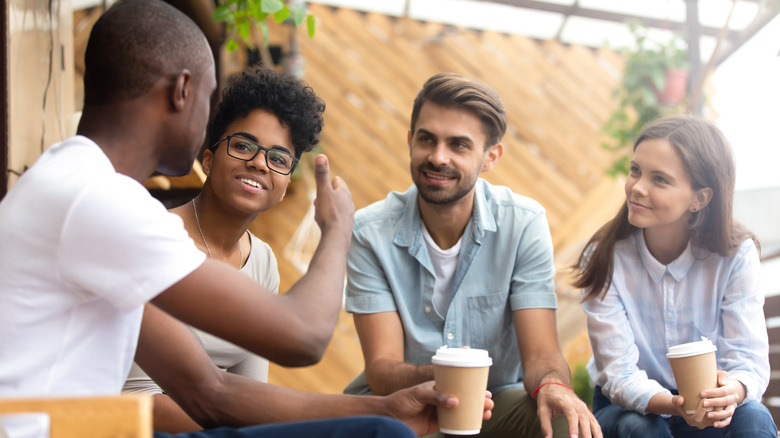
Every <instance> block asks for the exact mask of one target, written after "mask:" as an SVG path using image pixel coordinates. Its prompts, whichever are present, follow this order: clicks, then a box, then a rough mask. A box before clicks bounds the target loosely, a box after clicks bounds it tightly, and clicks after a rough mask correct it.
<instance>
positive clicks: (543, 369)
mask: <svg viewBox="0 0 780 438" xmlns="http://www.w3.org/2000/svg"><path fill="white" fill-rule="evenodd" d="M512 317H513V319H514V323H515V333H516V334H517V342H518V347H519V348H520V357H521V358H522V360H523V384H524V386H525V389H526V391H528V394H529V395H533V394H534V391H536V389H537V388H539V391H538V392H537V393H536V401H537V403H538V405H539V408H538V411H537V414H538V415H539V422H540V423H541V426H542V432H543V433H544V436H545V437H552V419H553V417H555V416H556V415H558V414H563V415H565V416H566V419H567V420H568V422H569V432H570V433H571V436H575V435H576V436H583V437H585V438H590V437H591V436H593V437H601V427H600V426H599V424H598V422H597V421H596V418H595V417H594V416H593V414H592V413H591V412H590V410H589V409H588V406H587V405H586V404H585V403H584V402H583V401H582V400H580V399H579V397H577V395H576V394H575V393H574V391H573V390H572V389H571V374H570V372H569V365H568V364H567V363H566V360H565V359H564V358H563V355H562V354H561V350H560V347H559V345H558V332H557V326H556V324H555V310H554V309H524V310H515V311H514V312H512ZM547 382H557V383H561V384H563V385H565V386H568V388H566V387H564V386H561V385H557V384H549V385H544V386H541V385H542V384H544V383H547ZM580 433H581V435H580Z"/></svg>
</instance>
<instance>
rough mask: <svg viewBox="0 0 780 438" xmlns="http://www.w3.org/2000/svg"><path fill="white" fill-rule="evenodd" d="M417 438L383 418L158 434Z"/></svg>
mask: <svg viewBox="0 0 780 438" xmlns="http://www.w3.org/2000/svg"><path fill="white" fill-rule="evenodd" d="M174 437H175V438H256V437H257V438H260V437H262V438H290V437H321V438H341V437H350V438H352V437H355V438H396V437H399V438H416V437H417V435H416V434H415V433H414V432H413V431H412V429H410V428H409V427H408V426H407V425H405V424H403V423H401V422H400V421H397V420H393V419H391V418H386V417H379V416H362V417H345V418H331V419H327V420H311V421H300V422H294V423H276V424H263V425H258V426H248V427H241V428H233V427H218V428H215V429H207V430H202V431H199V432H190V433H180V434H176V435H171V434H168V433H163V432H155V433H154V438H174Z"/></svg>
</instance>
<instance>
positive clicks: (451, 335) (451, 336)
mask: <svg viewBox="0 0 780 438" xmlns="http://www.w3.org/2000/svg"><path fill="white" fill-rule="evenodd" d="M454 338H455V335H453V334H452V333H447V339H449V340H450V341H451V340H453V339H454Z"/></svg>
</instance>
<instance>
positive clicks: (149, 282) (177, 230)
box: [0, 136, 205, 436]
mask: <svg viewBox="0 0 780 438" xmlns="http://www.w3.org/2000/svg"><path fill="white" fill-rule="evenodd" d="M0 242H2V244H0V396H10V397H24V396H45V395H102V394H118V393H119V392H120V390H121V388H122V384H123V383H124V381H125V378H126V377H127V373H128V370H129V368H130V364H131V363H132V361H133V357H134V355H135V348H136V344H137V341H138V331H139V327H140V324H141V315H142V310H143V304H144V303H145V302H147V301H149V300H150V299H152V298H154V297H155V296H156V295H157V294H159V293H160V292H162V291H164V290H165V289H167V288H168V287H170V286H171V285H172V284H174V283H176V282H177V281H179V280H180V279H182V278H183V277H185V276H187V275H188V274H189V273H191V272H192V271H193V270H195V269H196V268H197V267H198V266H199V265H200V264H201V263H203V261H204V259H205V255H204V254H203V253H202V252H200V251H199V250H198V249H197V248H196V247H195V245H194V244H193V242H192V240H191V239H190V238H189V236H188V235H187V233H186V231H185V230H184V227H183V224H182V221H181V219H180V218H178V217H177V216H175V215H173V214H170V213H168V212H167V211H166V209H165V207H164V206H163V205H162V204H161V203H160V202H158V201H157V200H155V199H154V198H152V197H151V196H150V195H149V193H148V191H147V190H146V189H144V187H143V186H142V185H141V184H139V183H138V182H137V181H135V180H133V179H131V178H129V177H127V176H124V175H121V174H118V173H116V171H115V170H114V168H113V166H112V164H111V162H110V161H109V160H108V158H107V157H106V156H105V154H104V153H103V152H102V150H101V149H100V148H99V147H98V146H97V145H96V144H95V143H94V142H92V141H91V140H89V139H87V138H85V137H81V136H76V137H72V138H69V139H67V140H65V141H64V142H62V143H60V144H57V145H54V146H52V147H51V148H50V149H49V150H47V151H46V152H45V153H44V154H43V155H42V156H41V157H40V159H39V160H38V161H37V162H36V164H35V165H33V166H32V167H31V168H30V169H28V170H27V171H26V172H25V173H24V174H23V175H22V177H21V178H20V179H19V181H18V182H17V183H16V185H15V186H14V187H13V189H12V190H11V191H10V192H9V193H8V194H7V195H6V197H5V199H4V200H3V201H2V202H1V203H0ZM12 436H13V434H12Z"/></svg>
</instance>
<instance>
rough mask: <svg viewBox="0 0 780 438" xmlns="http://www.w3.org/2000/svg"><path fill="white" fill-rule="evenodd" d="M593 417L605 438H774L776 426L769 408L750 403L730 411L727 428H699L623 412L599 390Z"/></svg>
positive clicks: (674, 419) (680, 420)
mask: <svg viewBox="0 0 780 438" xmlns="http://www.w3.org/2000/svg"><path fill="white" fill-rule="evenodd" d="M593 415H595V416H596V420H598V422H599V424H600V425H601V430H602V432H604V437H605V438H610V437H615V438H617V437H619V438H629V437H631V438H634V437H648V438H659V437H660V438H672V437H675V438H714V437H728V438H737V437H745V438H761V437H767V438H770V437H771V438H777V427H776V426H775V422H774V420H773V419H772V415H771V414H770V413H769V409H767V408H766V406H764V405H762V404H761V403H759V402H757V401H752V400H751V401H749V402H747V403H745V404H743V405H742V406H739V407H738V408H737V409H736V410H735V411H734V416H732V417H731V424H729V425H728V426H726V427H724V428H716V427H707V428H704V429H699V428H697V427H694V426H690V425H688V423H686V422H685V420H684V419H683V418H682V417H677V416H672V417H669V418H664V417H662V416H660V415H655V414H647V415H642V414H640V413H639V412H635V411H625V410H623V409H622V408H621V407H620V406H615V405H613V404H612V403H610V401H609V399H608V398H607V397H606V396H605V395H603V394H602V393H601V388H599V387H596V389H595V390H594V391H593Z"/></svg>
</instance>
